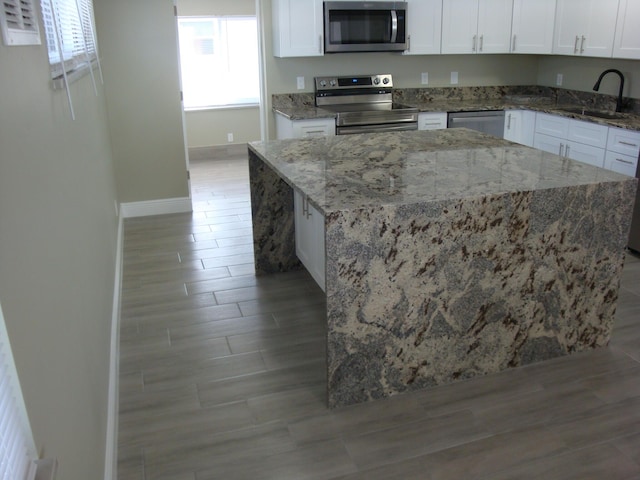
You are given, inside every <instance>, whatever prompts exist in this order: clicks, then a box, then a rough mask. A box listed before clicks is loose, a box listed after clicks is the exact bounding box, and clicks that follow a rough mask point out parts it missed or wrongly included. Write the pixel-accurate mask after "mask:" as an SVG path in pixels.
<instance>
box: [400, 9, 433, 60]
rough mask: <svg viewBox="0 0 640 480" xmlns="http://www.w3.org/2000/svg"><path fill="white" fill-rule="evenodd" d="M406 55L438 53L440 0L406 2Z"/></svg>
mask: <svg viewBox="0 0 640 480" xmlns="http://www.w3.org/2000/svg"><path fill="white" fill-rule="evenodd" d="M407 2H408V4H409V5H408V8H407V10H408V11H407V23H408V24H407V40H408V42H407V43H408V48H407V50H406V51H405V52H404V53H405V54H406V55H432V54H435V53H440V37H441V33H442V0H407Z"/></svg>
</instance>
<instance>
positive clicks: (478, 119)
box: [449, 115, 500, 123]
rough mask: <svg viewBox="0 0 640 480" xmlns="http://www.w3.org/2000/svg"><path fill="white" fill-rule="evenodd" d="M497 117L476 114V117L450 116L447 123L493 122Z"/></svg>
mask: <svg viewBox="0 0 640 480" xmlns="http://www.w3.org/2000/svg"><path fill="white" fill-rule="evenodd" d="M496 118H500V117H497V116H495V115H486V116H477V117H450V118H449V123H469V121H473V122H495V121H496Z"/></svg>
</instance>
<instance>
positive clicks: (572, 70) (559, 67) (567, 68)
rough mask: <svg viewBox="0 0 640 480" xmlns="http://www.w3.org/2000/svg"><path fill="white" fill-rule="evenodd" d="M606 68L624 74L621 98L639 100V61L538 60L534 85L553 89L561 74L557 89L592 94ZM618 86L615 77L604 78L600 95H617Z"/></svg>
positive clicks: (598, 59) (553, 57)
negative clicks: (536, 77) (615, 69)
mask: <svg viewBox="0 0 640 480" xmlns="http://www.w3.org/2000/svg"><path fill="white" fill-rule="evenodd" d="M608 68H617V69H618V70H620V71H621V72H622V73H623V74H624V76H625V88H624V93H623V94H624V96H625V97H631V98H640V61H638V60H614V59H609V58H583V57H566V56H562V57H561V56H541V57H540V61H539V67H538V79H537V82H538V84H539V85H545V86H548V87H554V86H556V77H557V74H558V73H562V76H563V81H562V87H561V88H567V89H571V90H581V91H584V92H592V91H593V85H594V84H595V83H596V80H597V79H598V76H599V75H600V73H601V72H603V71H604V70H606V69H608ZM619 85H620V83H619V77H618V76H617V75H615V74H608V75H607V76H606V77H605V78H604V79H603V80H602V84H601V86H600V93H606V94H610V95H617V94H618V89H619Z"/></svg>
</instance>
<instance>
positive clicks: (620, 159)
mask: <svg viewBox="0 0 640 480" xmlns="http://www.w3.org/2000/svg"><path fill="white" fill-rule="evenodd" d="M604 168H606V169H607V170H613V171H614V172H618V173H622V174H623V175H628V176H630V177H635V176H636V169H637V168H638V157H637V156H632V155H623V154H621V153H617V152H611V151H608V152H607V153H606V155H605V157H604Z"/></svg>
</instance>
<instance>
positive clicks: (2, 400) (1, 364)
mask: <svg viewBox="0 0 640 480" xmlns="http://www.w3.org/2000/svg"><path fill="white" fill-rule="evenodd" d="M36 458H37V452H36V447H35V444H34V443H33V438H32V437H31V428H30V427H29V419H28V418H27V415H26V411H25V408H24V400H23V399H22V394H21V392H20V383H19V382H18V374H17V372H16V368H15V365H14V363H13V356H12V354H11V345H10V344H9V336H8V334H7V330H6V327H5V324H4V318H3V316H2V307H0V479H2V480H14V479H17V478H19V479H23V478H24V479H32V478H34V475H35V473H36V464H35V463H34V461H35V460H36Z"/></svg>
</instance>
